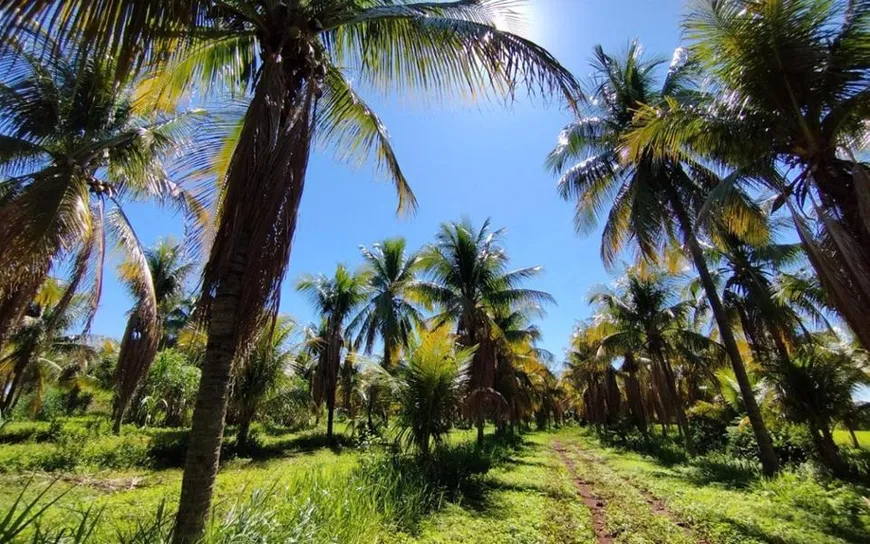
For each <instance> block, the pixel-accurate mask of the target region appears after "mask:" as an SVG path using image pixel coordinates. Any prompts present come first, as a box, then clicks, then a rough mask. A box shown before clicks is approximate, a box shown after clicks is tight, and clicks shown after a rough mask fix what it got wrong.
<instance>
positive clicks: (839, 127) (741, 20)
mask: <svg viewBox="0 0 870 544" xmlns="http://www.w3.org/2000/svg"><path fill="white" fill-rule="evenodd" d="M868 24H870V4H868V3H867V2H865V1H863V0H857V1H855V0H834V1H828V0H759V1H754V2H744V1H742V0H724V1H723V0H704V1H701V2H696V3H694V4H693V9H692V10H691V11H690V12H689V13H688V15H687V16H686V19H685V21H684V27H685V29H686V34H687V37H688V38H689V41H690V45H689V47H690V48H691V50H692V54H693V56H694V57H695V58H696V59H698V61H699V62H700V63H701V65H702V66H703V67H704V68H705V69H706V71H707V72H708V73H709V74H710V76H711V85H709V89H710V90H711V91H712V92H710V93H708V94H706V95H703V96H699V97H698V100H697V101H696V102H695V103H693V104H682V105H681V104H677V103H674V104H670V105H669V106H668V107H667V108H661V107H658V106H657V105H655V104H650V105H649V106H648V107H644V108H642V109H641V110H640V112H639V115H638V119H637V124H638V130H637V131H636V132H635V133H634V134H632V135H631V137H630V138H629V140H630V143H631V147H632V148H637V149H633V150H634V151H636V152H642V153H646V152H647V151H648V150H649V149H655V150H656V151H657V152H659V153H662V154H666V155H673V154H674V153H675V152H677V153H681V152H683V150H684V149H685V148H686V147H688V148H691V149H693V150H694V151H695V152H697V153H700V154H702V155H705V156H708V157H710V158H711V159H714V160H716V161H719V162H721V163H725V164H728V165H730V166H731V167H733V168H734V169H737V170H740V171H743V172H745V173H747V174H751V177H752V178H754V179H759V180H762V181H763V182H764V183H765V184H766V185H767V187H768V188H770V189H772V190H773V191H775V192H776V194H778V196H779V199H778V205H783V204H785V205H786V206H787V207H788V209H789V210H790V212H791V213H792V216H793V218H794V220H795V224H796V226H797V228H798V232H799V234H800V237H801V242H802V243H803V244H804V247H805V248H806V250H807V253H808V255H809V258H810V262H811V263H812V265H813V267H814V268H815V270H816V272H817V274H818V276H819V278H820V280H821V281H822V285H823V286H824V287H825V290H826V291H827V292H828V295H829V297H830V299H831V301H832V302H833V303H834V304H835V306H836V307H837V309H838V311H839V312H840V313H841V314H842V315H843V317H844V318H845V320H846V321H847V322H848V323H849V325H850V326H851V327H852V328H853V330H854V331H855V334H856V336H857V337H858V338H859V339H860V340H861V342H862V344H863V346H864V347H865V348H868V347H870V325H868V321H867V320H866V319H865V309H866V308H867V307H868V306H870V282H868V281H867V278H868V277H870V250H868V248H870V228H868V225H870V218H868V213H870V212H868V211H867V210H868V207H867V203H868V202H870V174H868V170H867V166H868V165H867V163H866V162H861V161H860V160H858V159H856V158H855V155H854V154H858V153H859V152H860V151H862V150H866V149H867V143H868V137H870V130H868V125H867V122H866V120H867V115H868V111H870V93H868V91H867V89H868V85H870V68H868V66H870V50H868V48H867V47H866V36H867V26H868ZM640 148H642V149H643V150H645V151H640ZM853 153H854V154H853ZM747 177H749V176H747ZM736 181H739V180H738V179H737V178H735V182H736ZM807 209H808V212H809V213H808V214H807V213H805V210H807ZM814 231H815V232H814Z"/></svg>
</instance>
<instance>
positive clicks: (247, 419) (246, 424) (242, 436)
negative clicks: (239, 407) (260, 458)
mask: <svg viewBox="0 0 870 544" xmlns="http://www.w3.org/2000/svg"><path fill="white" fill-rule="evenodd" d="M251 415H253V414H251ZM251 415H249V414H242V418H241V421H239V432H238V434H236V449H237V450H238V451H239V452H246V451H248V437H249V436H250V434H251Z"/></svg>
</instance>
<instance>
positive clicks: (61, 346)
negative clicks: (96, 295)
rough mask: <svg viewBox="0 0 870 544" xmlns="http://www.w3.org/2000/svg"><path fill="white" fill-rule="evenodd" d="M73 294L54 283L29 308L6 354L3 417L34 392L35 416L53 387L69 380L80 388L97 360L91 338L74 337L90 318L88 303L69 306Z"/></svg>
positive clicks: (1, 376) (2, 359) (1, 377)
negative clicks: (77, 326) (67, 298)
mask: <svg viewBox="0 0 870 544" xmlns="http://www.w3.org/2000/svg"><path fill="white" fill-rule="evenodd" d="M67 290H68V287H67V286H66V285H64V284H62V283H61V282H59V281H58V280H56V279H54V278H48V279H47V280H46V281H45V282H44V283H43V285H42V286H41V287H40V290H39V292H38V293H37V296H36V298H34V300H33V301H32V303H31V304H30V305H29V309H28V312H27V314H26V315H25V316H24V318H23V324H22V325H21V326H20V327H19V328H18V329H17V330H16V332H15V334H14V335H13V336H12V341H11V342H10V343H9V345H8V346H7V349H6V350H5V351H4V352H2V354H0V385H2V389H0V391H2V398H0V401H2V404H0V412H2V413H4V414H7V413H9V411H10V410H12V409H13V408H14V407H15V405H16V404H17V403H18V402H19V400H20V399H21V397H22V394H23V393H25V392H27V391H29V392H32V393H33V394H34V399H33V403H32V405H31V407H30V411H31V413H34V414H35V413H36V412H37V411H38V410H39V407H40V405H41V401H42V397H43V393H44V391H45V388H46V387H47V386H48V385H49V384H50V383H52V382H55V381H57V380H59V379H61V378H63V381H65V382H67V383H68V384H70V385H73V387H75V385H76V384H75V383H74V382H76V381H77V380H76V377H78V376H79V375H81V374H82V373H81V372H79V371H80V370H83V369H84V368H85V367H86V366H87V363H88V361H90V360H96V359H97V357H98V352H97V349H96V348H94V347H93V346H92V345H91V344H90V342H89V339H88V337H86V336H84V335H72V334H70V329H71V328H72V327H73V326H74V325H75V324H76V323H78V322H80V321H81V320H82V319H83V318H84V316H85V314H86V311H87V300H86V298H85V297H83V296H81V295H77V296H75V297H73V299H72V300H71V301H68V302H64V297H65V295H66V292H67ZM62 302H63V304H61V303H62Z"/></svg>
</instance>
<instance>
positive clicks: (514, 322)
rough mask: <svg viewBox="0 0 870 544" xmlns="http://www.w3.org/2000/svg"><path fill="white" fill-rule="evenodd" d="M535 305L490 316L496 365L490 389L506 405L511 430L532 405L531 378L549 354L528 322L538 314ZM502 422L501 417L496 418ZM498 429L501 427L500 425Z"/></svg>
mask: <svg viewBox="0 0 870 544" xmlns="http://www.w3.org/2000/svg"><path fill="white" fill-rule="evenodd" d="M542 314H543V312H542V311H541V310H540V308H538V307H518V308H516V309H514V310H513V311H510V313H508V311H501V312H500V313H498V314H496V315H494V316H493V317H494V318H493V322H494V324H495V327H496V331H497V335H496V337H495V354H496V368H495V379H494V383H495V385H494V389H495V391H496V392H498V394H499V395H501V397H502V398H503V399H504V401H505V403H506V404H507V406H508V410H507V411H508V420H509V422H510V427H511V430H513V429H514V428H515V426H516V425H517V424H518V423H519V422H520V420H521V419H522V417H523V416H524V415H526V414H528V413H530V412H531V411H532V406H533V405H534V404H535V400H537V399H534V398H533V397H534V393H535V391H534V381H535V377H536V376H535V374H539V373H540V370H541V368H542V367H543V363H542V361H551V360H552V359H553V355H552V354H551V353H550V352H548V351H546V350H544V349H541V348H539V347H537V344H538V342H540V340H541V337H542V335H541V329H540V328H538V326H537V325H534V324H533V323H532V318H533V316H536V315H537V316H539V315H542ZM499 423H500V424H501V423H502V420H500V421H499ZM499 430H503V429H502V428H501V426H500V427H499Z"/></svg>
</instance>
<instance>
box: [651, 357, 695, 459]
mask: <svg viewBox="0 0 870 544" xmlns="http://www.w3.org/2000/svg"><path fill="white" fill-rule="evenodd" d="M650 347H651V348H652V353H653V354H654V355H655V358H656V359H657V360H658V364H659V367H660V368H661V371H662V376H663V377H664V382H665V388H666V389H667V392H668V397H669V399H670V401H671V405H672V406H673V408H674V414H675V415H676V417H677V427H678V428H679V430H680V434H682V435H683V441H684V442H685V444H686V451H688V452H689V453H690V454H692V453H694V450H695V446H694V444H693V443H692V435H691V433H690V432H689V420H688V418H687V417H686V407H685V406H684V403H683V396H682V395H681V394H680V389H679V387H677V379H676V376H675V375H674V369H673V368H672V367H671V364H670V363H669V362H668V359H667V358H666V357H665V354H664V351H662V347H661V345H659V344H657V343H654V344H653V345H652V346H650Z"/></svg>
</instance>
